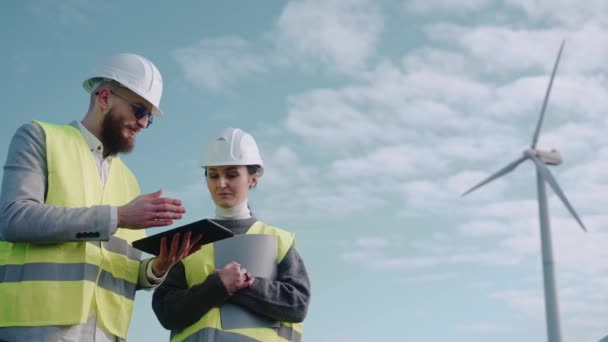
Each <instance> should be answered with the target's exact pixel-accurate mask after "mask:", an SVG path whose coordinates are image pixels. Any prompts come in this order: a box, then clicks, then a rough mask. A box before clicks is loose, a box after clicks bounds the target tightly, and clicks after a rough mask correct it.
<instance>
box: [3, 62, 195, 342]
mask: <svg viewBox="0 0 608 342" xmlns="http://www.w3.org/2000/svg"><path fill="white" fill-rule="evenodd" d="M84 88H85V90H87V91H88V92H89V93H90V94H91V95H90V104H89V109H88V112H87V113H86V115H85V117H84V119H83V120H82V121H80V122H76V121H75V122H72V123H71V124H70V125H61V126H60V125H53V124H48V123H43V122H37V121H34V122H32V123H28V124H25V125H23V126H22V127H20V128H19V129H18V130H17V132H16V133H15V135H14V136H13V139H12V141H11V144H10V147H9V153H8V157H7V161H6V165H5V167H4V178H3V180H2V192H1V194H0V340H4V341H96V342H98V341H104V342H106V341H113V342H116V341H124V340H125V339H126V336H127V331H128V326H129V322H130V319H131V312H132V309H133V299H134V297H135V290H136V289H140V288H148V289H149V288H153V287H155V286H158V284H160V282H161V281H162V279H163V277H164V276H165V274H166V273H167V271H168V270H169V269H170V268H171V267H172V266H173V265H174V264H175V263H176V262H177V261H179V260H180V259H182V258H184V257H185V256H187V255H188V254H190V253H192V252H193V251H194V249H195V248H194V247H193V246H195V245H196V243H197V242H198V240H199V239H200V238H201V237H200V236H196V237H194V236H190V235H188V234H187V235H186V236H183V237H182V238H181V241H180V238H179V237H178V236H176V237H175V238H174V239H173V241H171V245H170V246H168V244H169V243H168V242H167V241H166V240H163V241H162V246H161V254H160V255H159V256H158V257H157V258H152V259H146V260H143V261H141V260H140V257H141V253H140V252H139V251H137V250H136V249H135V248H133V247H132V246H131V242H133V241H134V240H137V239H140V238H143V237H145V232H144V230H143V229H144V228H148V227H161V226H167V225H171V224H172V223H173V220H177V219H181V218H182V215H183V213H184V212H185V208H184V207H183V206H182V205H181V202H180V201H179V200H177V199H171V198H165V197H161V191H160V190H159V191H157V192H154V193H150V194H145V195H139V186H138V183H137V180H136V178H135V177H134V176H133V174H132V173H131V172H130V171H129V169H128V168H127V167H126V166H125V164H124V163H123V162H122V161H121V160H120V158H119V157H118V154H119V153H127V152H130V151H131V150H132V149H133V147H134V144H135V136H136V135H137V133H139V132H140V130H141V129H144V128H147V127H148V126H149V125H150V124H151V123H152V118H153V115H155V116H160V115H162V113H161V111H160V110H159V108H158V107H159V104H160V98H161V95H162V88H163V83H162V78H161V75H160V72H159V71H158V69H157V68H156V66H154V64H152V62H150V61H149V60H147V59H146V58H144V57H141V56H138V55H134V54H118V55H115V56H113V57H112V58H110V59H109V60H108V61H107V62H106V63H105V64H104V65H102V66H101V67H100V68H98V69H97V70H96V71H95V73H94V74H93V75H92V76H91V77H89V78H88V79H87V80H85V82H84ZM180 242H181V243H180Z"/></svg>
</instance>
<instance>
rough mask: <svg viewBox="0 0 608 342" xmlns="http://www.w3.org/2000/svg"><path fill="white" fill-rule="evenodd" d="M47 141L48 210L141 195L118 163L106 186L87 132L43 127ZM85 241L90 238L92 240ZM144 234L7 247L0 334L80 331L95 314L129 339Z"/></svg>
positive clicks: (2, 251) (122, 232) (0, 248)
mask: <svg viewBox="0 0 608 342" xmlns="http://www.w3.org/2000/svg"><path fill="white" fill-rule="evenodd" d="M37 123H38V124H39V125H40V126H41V127H42V128H43V129H44V132H45V135H46V161H47V168H48V187H47V197H46V202H45V203H46V205H52V206H59V207H69V208H77V207H90V206H94V205H113V206H121V205H124V204H126V203H128V202H129V201H131V200H132V199H133V198H135V197H136V196H137V195H139V185H138V184H137V180H136V179H135V177H134V176H133V174H132V173H131V171H129V169H128V168H127V167H126V166H125V164H124V163H123V162H122V161H121V160H120V159H119V158H114V159H113V160H112V164H111V166H110V171H109V176H108V179H107V182H106V184H105V186H103V185H102V184H101V182H100V179H99V172H98V169H97V165H96V162H95V160H94V157H93V155H92V154H91V152H90V150H89V147H88V145H87V143H86V141H85V140H84V137H83V136H82V134H81V133H80V131H79V130H78V129H76V128H74V127H72V126H68V125H65V126H59V125H53V124H48V123H42V122H37ZM85 234H86V232H85ZM143 237H145V232H144V231H143V230H129V229H120V228H119V229H118V230H117V231H116V233H115V234H114V235H113V236H112V237H111V238H110V240H109V241H105V242H101V243H99V242H96V241H89V242H66V243H56V244H34V243H9V242H5V241H1V242H0V302H1V305H0V327H15V326H49V325H73V324H78V323H83V322H86V320H87V318H88V316H89V315H90V313H91V309H92V304H93V301H95V304H96V305H95V307H96V314H97V318H98V320H99V323H101V326H103V327H104V328H105V329H106V330H108V332H110V333H112V334H113V335H115V336H119V337H121V338H123V339H124V338H126V337H127V331H128V328H129V322H130V320H131V312H132V310H133V299H134V298H135V290H136V286H137V279H138V274H139V264H140V258H141V252H139V251H138V250H137V249H135V248H133V247H132V246H131V242H132V241H134V240H137V239H140V238H143Z"/></svg>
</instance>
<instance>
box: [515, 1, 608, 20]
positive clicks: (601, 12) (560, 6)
mask: <svg viewBox="0 0 608 342" xmlns="http://www.w3.org/2000/svg"><path fill="white" fill-rule="evenodd" d="M506 4H507V5H510V6H512V7H514V8H519V9H521V10H523V11H524V12H525V13H526V14H527V15H528V17H529V18H530V19H532V20H537V21H545V20H548V19H549V20H552V21H554V22H558V23H562V24H567V25H572V26H573V25H576V24H580V23H581V22H585V21H587V20H590V19H593V18H602V17H605V16H606V13H608V4H607V3H606V2H605V1H602V0H589V1H585V2H584V3H581V2H577V1H571V0H507V1H506Z"/></svg>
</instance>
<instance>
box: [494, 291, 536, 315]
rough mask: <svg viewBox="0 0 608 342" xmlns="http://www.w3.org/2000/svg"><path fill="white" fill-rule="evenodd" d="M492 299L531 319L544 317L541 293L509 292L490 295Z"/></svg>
mask: <svg viewBox="0 0 608 342" xmlns="http://www.w3.org/2000/svg"><path fill="white" fill-rule="evenodd" d="M490 298H493V299H498V300H501V301H504V302H505V303H507V304H508V305H509V306H510V307H513V308H515V309H518V310H520V311H521V312H523V313H525V314H526V315H528V316H530V317H542V315H543V314H544V302H543V296H542V293H540V292H536V291H535V292H531V291H520V290H508V291H499V292H495V293H492V294H490Z"/></svg>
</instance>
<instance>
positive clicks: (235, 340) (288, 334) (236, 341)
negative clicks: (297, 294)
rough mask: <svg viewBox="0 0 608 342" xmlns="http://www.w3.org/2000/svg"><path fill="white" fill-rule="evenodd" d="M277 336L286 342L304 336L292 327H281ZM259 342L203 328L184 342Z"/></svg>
mask: <svg viewBox="0 0 608 342" xmlns="http://www.w3.org/2000/svg"><path fill="white" fill-rule="evenodd" d="M277 335H279V336H280V337H281V338H283V339H284V340H285V341H294V342H301V341H302V335H301V334H300V333H298V332H297V331H295V330H293V329H292V328H291V327H288V326H285V325H281V327H280V328H279V329H278V332H277ZM214 341H215V342H220V341H221V342H258V340H256V339H255V338H251V337H249V336H246V335H242V334H237V333H232V332H229V331H224V330H220V329H215V328H203V329H202V330H200V331H198V332H197V333H196V334H194V335H190V336H188V337H187V338H186V339H185V340H183V342H214Z"/></svg>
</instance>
